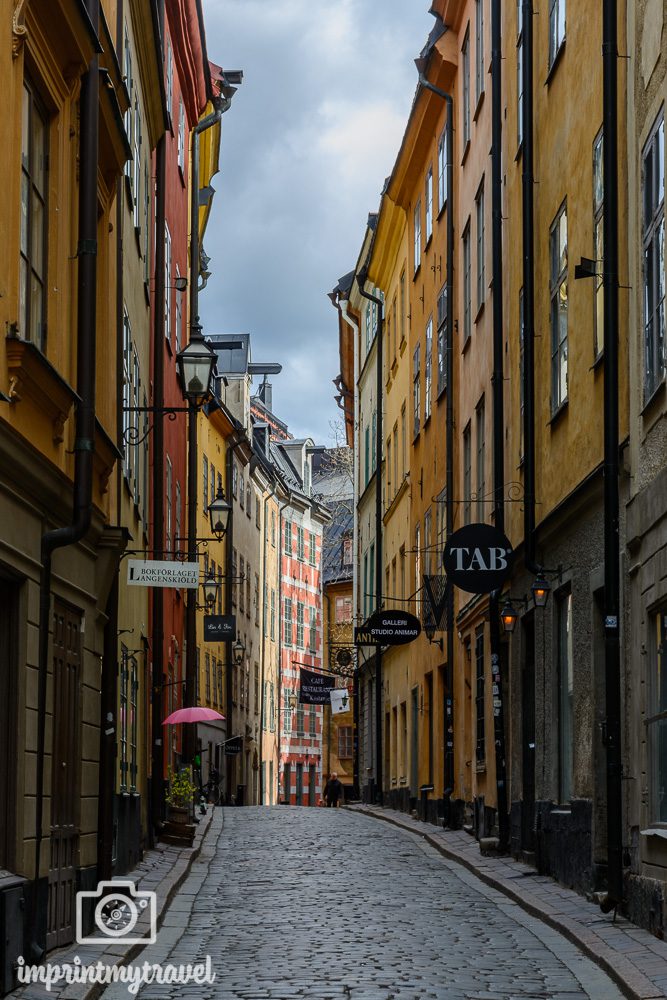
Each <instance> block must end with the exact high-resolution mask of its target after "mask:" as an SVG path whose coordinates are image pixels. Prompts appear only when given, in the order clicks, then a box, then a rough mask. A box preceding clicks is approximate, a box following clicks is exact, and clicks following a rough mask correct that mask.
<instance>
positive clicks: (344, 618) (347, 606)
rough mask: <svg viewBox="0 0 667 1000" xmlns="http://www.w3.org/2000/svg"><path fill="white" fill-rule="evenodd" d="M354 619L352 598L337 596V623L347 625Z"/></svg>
mask: <svg viewBox="0 0 667 1000" xmlns="http://www.w3.org/2000/svg"><path fill="white" fill-rule="evenodd" d="M351 621H352V598H351V597H337V598H336V625H345V624H347V623H348V622H351Z"/></svg>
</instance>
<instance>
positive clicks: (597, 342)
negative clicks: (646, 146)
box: [593, 132, 604, 358]
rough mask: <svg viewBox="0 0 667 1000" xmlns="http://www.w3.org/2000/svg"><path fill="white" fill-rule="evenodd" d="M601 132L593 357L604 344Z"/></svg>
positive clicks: (596, 154) (596, 163) (596, 151)
mask: <svg viewBox="0 0 667 1000" xmlns="http://www.w3.org/2000/svg"><path fill="white" fill-rule="evenodd" d="M602 150H603V145H602V132H598V134H597V136H596V139H595V142H594V143H593V259H594V260H595V262H596V267H595V299H594V302H595V306H594V312H593V331H594V332H593V337H594V340H593V357H594V358H599V357H600V355H601V354H602V348H603V346H604V288H603V281H602V258H603V256H604V238H603V225H602V211H603V204H604V179H603V166H602Z"/></svg>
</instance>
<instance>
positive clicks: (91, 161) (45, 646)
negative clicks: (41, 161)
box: [31, 0, 100, 952]
mask: <svg viewBox="0 0 667 1000" xmlns="http://www.w3.org/2000/svg"><path fill="white" fill-rule="evenodd" d="M86 7H87V11H88V16H89V18H90V21H91V24H92V26H93V29H94V31H95V33H96V34H97V30H98V25H99V0H87V2H86ZM98 48H99V43H98ZM99 87H100V85H99V56H98V55H97V54H96V55H94V56H93V58H92V60H91V62H90V65H89V67H88V70H87V72H86V73H85V75H84V76H83V78H82V81H81V97H80V137H79V234H78V246H77V257H78V277H77V305H78V308H77V359H76V360H77V364H76V371H77V393H78V395H79V402H78V404H77V410H76V438H75V441H74V483H73V509H72V521H71V523H70V524H69V525H67V526H65V527H62V528H56V529H54V530H52V531H47V532H46V533H45V534H44V535H43V536H42V541H41V563H42V570H41V574H40V588H39V682H38V696H37V762H36V791H37V799H36V804H35V868H34V878H35V885H34V896H33V906H32V914H31V917H32V927H31V938H32V943H31V949H32V950H33V951H35V950H36V951H37V952H42V951H43V949H42V947H41V945H39V944H38V942H37V941H36V940H35V938H36V931H37V920H38V905H37V902H38V900H37V896H38V893H37V885H38V882H39V873H40V863H41V847H42V839H43V831H42V823H43V815H44V756H45V742H46V739H45V738H46V695H47V682H48V673H49V628H50V624H51V558H52V555H53V553H54V552H55V550H56V549H60V548H65V547H66V546H69V545H75V544H76V543H77V542H79V541H80V540H81V539H82V538H83V537H84V536H85V535H86V533H87V532H88V529H89V527H90V521H91V516H92V507H93V458H94V454H95V357H96V336H97V325H96V324H97V312H96V293H97V169H98V133H99Z"/></svg>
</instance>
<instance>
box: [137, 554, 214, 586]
mask: <svg viewBox="0 0 667 1000" xmlns="http://www.w3.org/2000/svg"><path fill="white" fill-rule="evenodd" d="M127 582H128V584H130V585H131V586H134V587H177V588H178V589H180V588H181V587H183V588H185V589H186V590H196V589H197V587H198V586H199V563H196V562H178V561H173V562H161V561H160V560H157V559H128V561H127Z"/></svg>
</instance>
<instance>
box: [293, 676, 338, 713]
mask: <svg viewBox="0 0 667 1000" xmlns="http://www.w3.org/2000/svg"><path fill="white" fill-rule="evenodd" d="M335 686H336V678H335V677H330V676H329V677H328V676H326V674H316V673H314V672H313V671H312V670H304V669H303V667H302V668H301V671H300V681H299V702H300V703H301V704H302V705H328V704H329V692H330V691H331V690H332V688H334V687H335Z"/></svg>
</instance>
